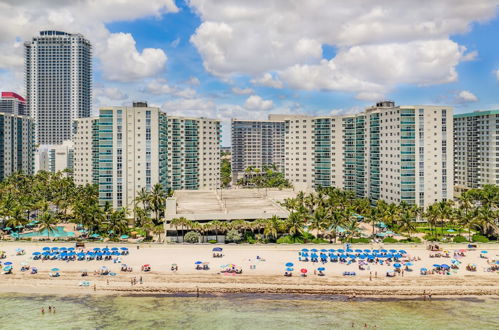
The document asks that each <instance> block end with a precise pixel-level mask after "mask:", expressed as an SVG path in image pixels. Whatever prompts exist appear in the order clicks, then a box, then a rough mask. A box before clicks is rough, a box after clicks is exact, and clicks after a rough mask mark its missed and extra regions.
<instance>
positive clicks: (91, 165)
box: [74, 102, 220, 210]
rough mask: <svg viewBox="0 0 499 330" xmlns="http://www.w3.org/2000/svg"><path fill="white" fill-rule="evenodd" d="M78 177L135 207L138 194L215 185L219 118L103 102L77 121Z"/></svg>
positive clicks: (108, 198) (102, 195) (117, 203)
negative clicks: (90, 115)
mask: <svg viewBox="0 0 499 330" xmlns="http://www.w3.org/2000/svg"><path fill="white" fill-rule="evenodd" d="M74 141H75V154H74V158H75V174H74V175H75V182H76V183H78V184H85V183H95V184H97V185H98V186H99V200H100V202H101V203H102V204H104V203H106V202H109V203H110V204H111V205H112V206H113V207H114V208H119V207H127V208H128V209H129V210H132V209H133V206H134V203H135V199H136V197H137V195H138V193H139V192H140V191H141V190H142V189H145V190H146V191H151V189H152V187H153V186H154V185H155V184H158V183H159V184H161V185H162V186H163V188H164V189H165V190H170V189H172V190H178V189H187V190H197V189H213V190H214V189H216V188H218V187H219V185H220V122H219V121H218V120H214V119H207V118H187V117H177V116H168V115H167V114H166V113H164V112H162V111H161V110H160V109H159V108H157V107H149V106H148V105H147V103H145V102H135V103H134V104H133V106H132V107H123V106H115V107H104V108H101V109H100V111H99V117H98V118H90V119H89V118H83V119H77V120H76V121H75V136H74Z"/></svg>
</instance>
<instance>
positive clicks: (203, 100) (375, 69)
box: [0, 0, 499, 145]
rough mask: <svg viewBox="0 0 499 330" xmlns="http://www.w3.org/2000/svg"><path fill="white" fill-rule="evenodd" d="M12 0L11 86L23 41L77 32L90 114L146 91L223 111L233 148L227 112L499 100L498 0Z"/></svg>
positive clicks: (18, 78)
mask: <svg viewBox="0 0 499 330" xmlns="http://www.w3.org/2000/svg"><path fill="white" fill-rule="evenodd" d="M4 6H7V7H10V8H6V10H4V11H3V13H4V14H2V13H0V21H3V22H4V24H6V25H7V26H8V28H7V27H6V28H5V29H3V31H5V33H4V35H3V36H2V37H0V51H1V52H2V54H3V55H1V56H0V88H2V90H7V89H12V90H16V91H20V92H21V93H22V92H23V78H22V47H19V45H20V44H21V42H22V41H23V40H27V39H29V38H30V37H31V36H33V35H35V34H36V33H37V31H39V30H42V29H47V28H51V29H52V28H53V29H61V30H64V31H68V32H80V33H83V34H84V35H85V36H86V37H87V38H88V39H90V40H91V42H92V43H93V45H94V55H95V57H94V111H96V109H98V107H100V106H103V105H115V104H130V103H131V102H132V101H133V100H137V99H141V100H148V101H149V102H150V104H153V105H156V106H159V107H161V108H163V110H165V111H167V112H168V113H172V114H175V115H186V116H208V117H215V118H218V119H221V120H222V121H223V123H224V128H225V132H226V133H225V134H224V140H223V144H225V145H227V144H229V143H230V141H229V137H228V132H229V131H228V130H227V128H228V123H229V120H230V118H231V117H238V118H257V119H264V118H265V117H266V116H267V115H268V114H269V113H306V114H329V113H333V114H337V113H349V112H357V111H361V110H362V109H363V108H364V107H366V106H369V105H371V104H372V103H373V102H375V101H377V100H380V99H391V100H394V101H395V102H396V103H398V104H445V105H451V106H454V108H455V112H456V113H460V112H467V111H474V110H485V109H494V108H495V109H497V108H499V100H498V97H497V95H498V87H499V56H498V54H499V43H498V42H497V35H499V17H498V15H497V12H498V7H497V1H493V0H475V1H473V2H470V1H466V0H441V1H437V2H435V1H429V0H421V2H414V1H408V0H401V1H397V2H393V1H389V0H380V1H377V2H376V5H373V3H372V2H370V1H367V0H352V1H349V2H345V1H340V0H331V1H323V0H310V1H306V2H289V1H285V0H268V1H258V0H255V1H251V2H248V1H244V0H232V1H229V0H190V1H184V0H176V1H175V0H149V1H147V2H144V1H139V0H120V1H117V0H108V1H102V2H95V1H90V0H82V1H80V2H67V3H66V2H63V3H62V4H61V3H59V4H57V3H55V2H54V3H53V4H52V3H49V5H47V4H43V5H42V4H39V3H37V2H36V1H28V2H26V3H24V2H23V3H17V2H11V1H7V4H5V5H4ZM6 12H8V13H9V14H8V15H7V14H5V13H6ZM6 15H7V16H6ZM23 21H30V22H32V24H30V25H26V24H23V23H22V22H23ZM0 25H1V24H0Z"/></svg>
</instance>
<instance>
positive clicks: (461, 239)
mask: <svg viewBox="0 0 499 330" xmlns="http://www.w3.org/2000/svg"><path fill="white" fill-rule="evenodd" d="M452 241H453V242H454V243H466V242H468V239H467V238H466V237H464V236H462V235H457V236H454V238H453V239H452Z"/></svg>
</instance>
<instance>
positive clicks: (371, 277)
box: [369, 272, 373, 281]
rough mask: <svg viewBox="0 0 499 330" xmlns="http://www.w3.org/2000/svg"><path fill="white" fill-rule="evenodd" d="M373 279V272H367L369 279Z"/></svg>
mask: <svg viewBox="0 0 499 330" xmlns="http://www.w3.org/2000/svg"><path fill="white" fill-rule="evenodd" d="M372 280H373V272H369V281H372Z"/></svg>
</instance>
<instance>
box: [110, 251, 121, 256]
mask: <svg viewBox="0 0 499 330" xmlns="http://www.w3.org/2000/svg"><path fill="white" fill-rule="evenodd" d="M111 254H112V255H113V256H119V255H120V253H119V252H118V251H113V252H111Z"/></svg>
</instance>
